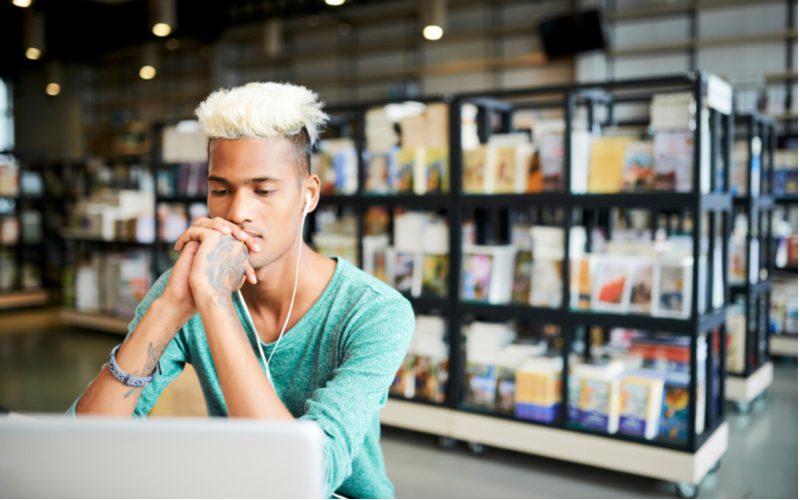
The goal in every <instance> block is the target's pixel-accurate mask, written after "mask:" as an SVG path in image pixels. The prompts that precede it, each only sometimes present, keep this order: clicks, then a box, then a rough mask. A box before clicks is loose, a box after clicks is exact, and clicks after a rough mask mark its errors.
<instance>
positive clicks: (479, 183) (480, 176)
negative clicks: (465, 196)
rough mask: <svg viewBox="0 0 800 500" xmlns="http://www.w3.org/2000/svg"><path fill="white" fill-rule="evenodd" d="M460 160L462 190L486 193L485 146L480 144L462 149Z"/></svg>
mask: <svg viewBox="0 0 800 500" xmlns="http://www.w3.org/2000/svg"><path fill="white" fill-rule="evenodd" d="M462 161H463V164H464V175H463V177H464V178H463V189H464V192H465V193H482V194H488V191H487V186H486V179H487V175H486V146H484V145H480V146H478V147H476V148H474V149H464V150H463V152H462Z"/></svg>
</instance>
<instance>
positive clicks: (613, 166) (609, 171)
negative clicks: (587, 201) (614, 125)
mask: <svg viewBox="0 0 800 500" xmlns="http://www.w3.org/2000/svg"><path fill="white" fill-rule="evenodd" d="M630 142H631V139H630V138H629V137H599V138H596V139H595V140H594V141H593V142H592V147H591V155H590V157H589V185H588V192H590V193H618V192H620V191H621V190H622V169H623V166H624V164H625V153H626V152H627V150H628V144H629V143H630Z"/></svg>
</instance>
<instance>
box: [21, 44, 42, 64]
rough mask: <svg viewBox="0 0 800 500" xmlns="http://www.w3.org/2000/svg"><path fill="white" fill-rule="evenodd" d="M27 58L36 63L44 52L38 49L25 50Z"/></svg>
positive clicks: (29, 48)
mask: <svg viewBox="0 0 800 500" xmlns="http://www.w3.org/2000/svg"><path fill="white" fill-rule="evenodd" d="M25 57H27V58H28V59H30V60H31V61H35V60H37V59H39V58H40V57H42V51H41V50H39V49H37V48H36V47H28V48H27V49H25Z"/></svg>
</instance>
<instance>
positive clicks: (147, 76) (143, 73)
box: [139, 64, 156, 80]
mask: <svg viewBox="0 0 800 500" xmlns="http://www.w3.org/2000/svg"><path fill="white" fill-rule="evenodd" d="M155 77H156V68H154V67H153V66H150V65H149V64H147V65H145V66H142V67H141V68H140V69H139V78H141V79H142V80H152V79H153V78H155Z"/></svg>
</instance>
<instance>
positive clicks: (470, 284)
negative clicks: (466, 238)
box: [461, 253, 492, 302]
mask: <svg viewBox="0 0 800 500" xmlns="http://www.w3.org/2000/svg"><path fill="white" fill-rule="evenodd" d="M491 279H492V256H491V255H481V254H468V253H465V254H464V269H463V273H462V288H461V297H462V298H463V299H464V300H476V301H483V302H485V301H488V300H489V290H490V286H491Z"/></svg>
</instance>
